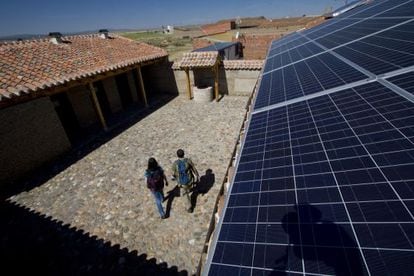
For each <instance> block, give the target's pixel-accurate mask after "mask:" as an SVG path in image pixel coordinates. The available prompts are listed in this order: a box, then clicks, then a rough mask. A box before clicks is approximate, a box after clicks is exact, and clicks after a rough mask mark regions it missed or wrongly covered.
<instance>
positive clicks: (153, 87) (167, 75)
mask: <svg viewBox="0 0 414 276" xmlns="http://www.w3.org/2000/svg"><path fill="white" fill-rule="evenodd" d="M141 72H142V78H143V79H144V86H145V92H146V94H147V97H151V96H152V95H155V94H177V93H178V89H177V84H176V81H175V78H174V72H173V70H172V69H171V63H170V62H168V60H165V61H162V62H160V63H156V64H152V65H148V66H143V67H142V68H141Z"/></svg>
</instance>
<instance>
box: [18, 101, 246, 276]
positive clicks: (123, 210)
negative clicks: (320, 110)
mask: <svg viewBox="0 0 414 276" xmlns="http://www.w3.org/2000/svg"><path fill="white" fill-rule="evenodd" d="M247 101H248V98H247V97H230V96H226V97H224V98H223V99H222V100H221V101H220V102H218V103H216V102H211V103H207V104H205V103H204V104H203V103H196V102H194V101H188V100H187V99H186V98H185V97H183V96H180V97H177V98H175V99H173V100H172V101H170V102H169V103H167V104H166V105H164V106H163V107H161V108H159V109H158V110H156V111H154V112H153V113H151V114H149V115H148V116H146V117H145V118H143V119H142V120H140V121H139V122H137V123H136V124H134V125H132V126H131V127H130V128H128V129H127V130H125V131H123V132H122V133H121V134H119V135H118V136H116V137H114V138H113V139H112V140H110V141H108V142H107V143H105V144H103V145H102V146H100V147H99V148H97V149H96V150H94V151H93V152H91V153H89V154H88V155H86V156H85V157H84V158H82V159H80V160H78V161H77V162H76V163H74V164H72V165H71V166H69V167H68V168H66V169H65V170H64V171H62V172H60V173H59V174H57V175H56V176H54V177H52V178H51V179H49V180H48V181H47V182H45V183H44V184H42V185H40V186H38V187H36V188H34V189H32V190H30V191H28V192H22V193H20V194H17V195H14V196H12V197H11V201H12V202H15V203H16V204H19V205H20V206H25V207H27V208H30V210H33V211H35V212H39V213H41V214H44V215H45V216H50V217H52V218H53V219H54V220H57V221H61V222H62V224H69V225H70V227H75V228H76V229H82V230H83V231H84V233H88V234H89V235H90V236H97V238H98V239H103V240H104V241H105V242H106V241H109V242H110V243H111V244H112V245H115V244H119V247H120V248H127V249H128V251H129V252H130V251H134V250H136V251H137V252H138V254H142V253H145V254H147V255H148V258H156V259H157V263H161V262H166V263H167V264H168V266H176V267H177V268H178V270H186V271H187V272H188V273H190V274H193V273H195V272H196V268H197V265H198V261H199V259H200V256H201V251H202V248H203V245H204V241H205V238H206V233H207V229H208V226H209V222H210V219H211V216H212V211H213V208H214V204H215V200H216V197H217V194H218V192H219V190H220V186H221V184H222V182H223V180H224V176H225V172H226V168H227V165H228V163H229V161H230V158H231V154H232V151H233V147H234V145H235V143H236V141H237V138H238V134H239V130H240V127H241V125H242V123H243V122H242V121H243V117H244V114H245V112H246V108H245V107H246V103H247ZM178 148H183V149H184V150H185V152H186V156H187V157H190V158H192V160H193V161H194V163H195V164H196V167H197V169H198V171H199V173H200V176H202V177H204V178H203V179H204V180H205V181H204V184H203V185H204V186H203V187H202V189H201V190H200V193H199V194H195V195H194V196H193V198H194V199H196V206H195V209H194V212H193V213H191V214H190V213H187V212H186V210H185V201H184V200H185V198H184V197H173V196H170V197H169V199H168V200H166V201H165V202H164V207H166V206H167V205H169V206H170V208H169V209H170V216H169V218H168V219H165V220H161V219H160V218H159V216H158V212H157V210H156V206H155V202H154V200H153V198H152V195H151V194H150V192H149V191H148V190H147V188H146V186H145V181H144V177H143V174H144V170H145V168H146V165H147V160H148V158H149V157H151V156H152V157H155V158H156V159H157V160H158V162H159V163H160V165H161V166H163V167H164V169H165V171H166V173H167V175H169V174H170V171H171V170H170V166H171V164H172V162H173V161H174V160H175V158H176V156H175V152H176V150H177V149H178ZM208 169H210V170H211V174H206V171H207V170H208ZM175 184H176V183H175V182H173V181H169V186H168V187H166V188H165V189H164V193H165V195H166V196H167V195H168V194H169V193H168V192H169V191H171V190H173V188H174V186H175ZM210 186H211V187H210ZM196 195H198V196H197V197H196V198H195V196H196Z"/></svg>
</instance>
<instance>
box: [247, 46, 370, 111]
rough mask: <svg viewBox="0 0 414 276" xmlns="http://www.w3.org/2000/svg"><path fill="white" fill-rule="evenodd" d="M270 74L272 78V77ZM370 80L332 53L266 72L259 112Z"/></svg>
mask: <svg viewBox="0 0 414 276" xmlns="http://www.w3.org/2000/svg"><path fill="white" fill-rule="evenodd" d="M269 75H270V76H269ZM366 78H368V76H367V75H365V74H363V73H362V72H360V71H358V70H357V69H355V68H353V67H352V66H350V65H348V64H346V63H345V62H343V61H342V60H340V59H339V58H337V57H335V56H333V55H332V54H330V53H323V54H320V55H317V56H315V57H312V58H310V59H306V60H302V61H301V62H298V63H294V64H291V65H289V66H286V67H283V68H281V69H279V70H276V71H270V72H265V73H264V76H263V81H262V83H261V86H260V89H259V92H258V95H257V100H256V104H255V109H257V108H262V107H265V106H269V105H272V104H276V103H279V102H282V101H285V100H290V99H295V98H299V97H302V96H304V95H309V94H313V93H316V92H320V91H323V90H326V89H330V88H333V87H337V86H341V85H345V84H348V83H352V82H356V81H359V80H363V79H366Z"/></svg>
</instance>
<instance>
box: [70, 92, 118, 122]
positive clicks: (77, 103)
mask: <svg viewBox="0 0 414 276" xmlns="http://www.w3.org/2000/svg"><path fill="white" fill-rule="evenodd" d="M115 87H116V86H115ZM66 94H67V95H68V98H69V101H70V103H71V104H72V108H73V111H74V112H75V114H76V118H77V119H78V122H79V126H80V127H81V128H86V127H88V126H90V125H92V124H94V123H96V122H98V116H97V115H96V111H95V108H94V106H93V102H92V99H91V92H90V91H89V89H88V87H87V86H86V85H80V86H77V87H74V88H71V89H69V90H68V92H67V93H66Z"/></svg>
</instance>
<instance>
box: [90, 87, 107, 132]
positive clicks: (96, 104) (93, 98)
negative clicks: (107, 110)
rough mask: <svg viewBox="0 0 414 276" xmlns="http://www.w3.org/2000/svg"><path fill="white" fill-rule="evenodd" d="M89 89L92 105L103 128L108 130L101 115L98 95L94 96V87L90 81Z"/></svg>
mask: <svg viewBox="0 0 414 276" xmlns="http://www.w3.org/2000/svg"><path fill="white" fill-rule="evenodd" d="M89 91H91V95H92V101H93V105H94V107H95V111H96V114H97V115H98V117H99V121H100V122H101V124H102V127H103V129H104V130H105V131H108V126H107V125H106V121H105V118H104V116H103V113H102V109H101V106H100V105H99V101H98V97H97V96H96V92H95V88H93V84H92V82H90V83H89Z"/></svg>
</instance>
